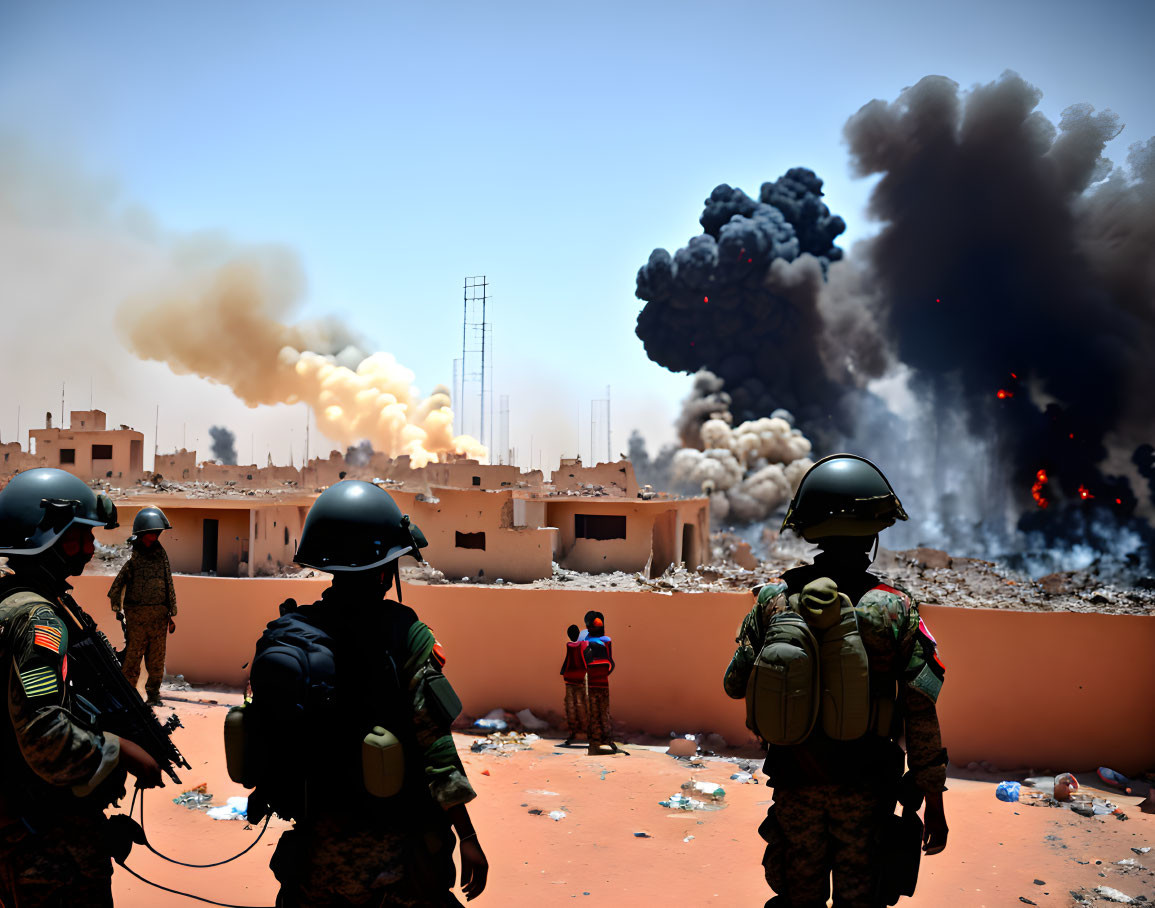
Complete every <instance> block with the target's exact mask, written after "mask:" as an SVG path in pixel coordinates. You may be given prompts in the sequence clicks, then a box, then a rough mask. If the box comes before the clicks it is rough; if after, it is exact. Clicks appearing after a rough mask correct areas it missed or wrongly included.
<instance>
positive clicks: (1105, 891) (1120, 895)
mask: <svg viewBox="0 0 1155 908" xmlns="http://www.w3.org/2000/svg"><path fill="white" fill-rule="evenodd" d="M1095 892H1096V893H1098V894H1099V895H1101V896H1103V898H1105V899H1107V901H1109V902H1121V903H1122V904H1124V905H1130V904H1133V903H1134V901H1135V900H1134V899H1133V898H1131V896H1129V895H1127V893H1125V892H1120V891H1119V890H1118V889H1112V888H1111V887H1110V886H1096V887H1095Z"/></svg>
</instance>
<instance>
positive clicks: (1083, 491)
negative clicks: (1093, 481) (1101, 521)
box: [1079, 486, 1095, 501]
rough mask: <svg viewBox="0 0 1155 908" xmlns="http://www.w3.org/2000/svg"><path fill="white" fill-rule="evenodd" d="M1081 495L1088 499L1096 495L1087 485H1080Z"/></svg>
mask: <svg viewBox="0 0 1155 908" xmlns="http://www.w3.org/2000/svg"><path fill="white" fill-rule="evenodd" d="M1079 497H1080V498H1082V499H1083V500H1084V501H1086V500H1087V499H1088V498H1094V497H1095V496H1094V495H1092V494H1091V493H1090V491H1089V490H1088V489H1087V487H1086V486H1079Z"/></svg>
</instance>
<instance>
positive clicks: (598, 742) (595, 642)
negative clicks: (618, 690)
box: [585, 614, 626, 754]
mask: <svg viewBox="0 0 1155 908" xmlns="http://www.w3.org/2000/svg"><path fill="white" fill-rule="evenodd" d="M588 627H589V636H588V637H587V638H586V640H585V643H586V671H587V673H588V674H587V678H588V683H589V699H590V746H589V752H590V753H591V754H598V753H601V752H602V750H601V749H602V746H603V745H608V746H609V748H610V752H611V753H615V754H617V753H626V751H624V750H622V749H621V748H620V747H618V745H617V744H615V743H614V738H613V734H614V732H613V723H612V721H611V720H610V675H611V674H612V673H613V670H614V669H615V668H616V667H617V666H616V665H615V664H614V651H613V642H612V641H611V640H610V638H609V635H608V634H607V633H606V632H605V621H604V619H602V617H601V615H600V614H595V616H594V617H593V618H591V619H590V620H589V623H588Z"/></svg>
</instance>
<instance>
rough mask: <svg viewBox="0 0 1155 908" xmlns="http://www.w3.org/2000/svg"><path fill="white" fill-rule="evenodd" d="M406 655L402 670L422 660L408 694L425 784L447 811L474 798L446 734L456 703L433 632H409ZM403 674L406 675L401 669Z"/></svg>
mask: <svg viewBox="0 0 1155 908" xmlns="http://www.w3.org/2000/svg"><path fill="white" fill-rule="evenodd" d="M409 651H410V654H411V656H410V661H409V663H407V664H406V668H408V667H409V666H410V665H411V663H412V662H413V661H415V660H416V659H422V660H423V661H421V662H420V663H419V664H418V667H417V669H416V671H414V672H413V675H412V677H411V678H410V681H409V691H410V693H411V694H412V697H413V728H414V731H415V732H416V735H417V746H418V747H419V748H420V749H421V759H422V762H423V764H424V770H425V782H426V784H427V785H428V786H429V793H430V794H431V795H433V799H434V800H435V801H436V802H437V803H438V804H439V805H441V807H442V808H443V809H445V810H448V809H449V808H450V807H456V806H457V805H458V804H467V803H468V802H470V801H472V800H473V799H474V798H476V797H477V792H475V791H474V790H473V786H472V785H470V784H469V779H468V778H466V775H465V767H463V766H462V765H461V758H460V757H458V755H457V747H456V746H455V745H454V743H453V735H452V733H451V732H450V725H451V724H452V723H453V720H454V719H455V718H457V716H456V714H455V712H454V710H455V708H456V709H457V710H459V709H460V703H459V702H457V699H456V694H454V693H453V688H452V687H450V686H449V681H448V679H447V678H446V677H445V675H444V674H443V673H442V671H441V669H442V666H443V665H444V664H445V661H444V656H443V655H442V653H441V647H440V646H439V645H438V644H437V641H436V640H435V639H434V637H433V632H432V631H431V630H429V628H428V627H426V626H425V625H424V624H422V623H421V622H417V623H416V624H414V625H413V627H412V629H411V630H410V633H409ZM403 673H404V674H407V672H406V671H405V669H403ZM447 701H450V702H447ZM451 713H454V714H453V715H451Z"/></svg>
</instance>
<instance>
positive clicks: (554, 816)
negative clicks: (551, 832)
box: [549, 810, 566, 823]
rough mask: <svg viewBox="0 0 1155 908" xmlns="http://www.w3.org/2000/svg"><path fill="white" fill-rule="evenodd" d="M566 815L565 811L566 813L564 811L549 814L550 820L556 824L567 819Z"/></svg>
mask: <svg viewBox="0 0 1155 908" xmlns="http://www.w3.org/2000/svg"><path fill="white" fill-rule="evenodd" d="M565 815H566V813H565V811H564V810H551V811H550V812H549V818H550V819H551V820H553V821H554V822H555V823H556V822H557V821H558V820H562V819H565Z"/></svg>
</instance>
